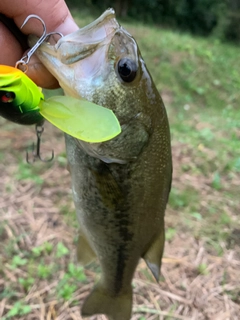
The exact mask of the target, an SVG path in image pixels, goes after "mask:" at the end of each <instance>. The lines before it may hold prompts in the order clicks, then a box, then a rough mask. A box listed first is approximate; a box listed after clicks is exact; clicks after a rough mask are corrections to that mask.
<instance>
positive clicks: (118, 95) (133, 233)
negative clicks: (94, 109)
mask: <svg viewBox="0 0 240 320" xmlns="http://www.w3.org/2000/svg"><path fill="white" fill-rule="evenodd" d="M38 56H39V58H40V60H41V61H42V62H43V63H44V65H45V66H46V67H47V68H48V70H49V71H50V72H52V74H53V75H54V76H55V77H56V78H57V79H58V81H59V83H60V85H61V87H62V88H63V89H64V91H65V94H66V95H70V96H73V97H76V98H78V97H83V98H85V99H87V100H89V101H92V102H94V103H96V104H98V105H101V106H104V107H106V108H109V109H111V110H112V111H113V112H114V113H115V115H116V116H117V118H118V120H119V121H120V124H121V129H122V132H121V134H120V135H118V136H117V137H116V138H114V139H112V140H110V141H107V142H103V143H87V142H83V141H80V140H77V139H75V138H73V137H71V136H68V135H66V148H67V158H68V162H69V167H70V172H71V177H72V190H73V197H74V202H75V206H76V211H77V217H78V220H79V223H80V236H79V243H78V259H79V261H80V262H81V263H82V264H87V263H89V262H91V261H92V260H93V259H95V258H96V257H97V259H98V260H99V263H100V266H101V279H100V281H99V282H98V283H97V284H96V286H95V287H94V288H93V290H92V292H91V293H90V295H89V296H88V297H87V299H86V300H85V302H84V304H83V306H82V315H83V316H90V315H93V314H99V313H100V314H106V315H107V316H108V317H109V319H114V320H128V319H130V317H131V309H132V286H131V282H132V278H133V275H134V271H135V269H136V267H137V264H138V262H139V259H140V258H141V257H142V258H143V259H145V261H146V263H147V265H148V267H149V268H150V270H151V271H152V273H153V275H154V277H155V278H156V280H158V278H159V270H160V265H161V259H162V254H163V248H164V212H165V208H166V204H167V201H168V195H169V191H170V185H171V176H172V160H171V146H170V133H169V124H168V119H167V114H166V111H165V107H164V104H163V102H162V99H161V97H160V95H159V93H158V91H157V89H156V87H155V85H154V83H153V80H152V78H151V76H150V74H149V72H148V70H147V68H146V65H145V63H144V61H143V59H142V57H141V54H140V51H139V49H138V46H137V44H136V41H135V40H134V39H133V37H132V36H131V35H130V34H129V33H128V32H127V31H126V30H125V29H124V28H122V27H121V26H120V25H119V23H118V22H117V20H116V18H115V14H114V11H113V10H112V9H109V10H107V11H106V12H105V13H104V14H103V15H102V16H101V17H100V18H98V19H97V20H96V21H94V22H93V23H91V24H90V25H88V26H86V27H85V28H82V29H79V30H78V31H76V32H75V33H73V34H70V35H67V36H65V37H63V38H61V39H60V40H59V41H58V42H57V44H55V45H50V44H47V43H45V44H43V45H42V46H41V47H40V48H39V49H38Z"/></svg>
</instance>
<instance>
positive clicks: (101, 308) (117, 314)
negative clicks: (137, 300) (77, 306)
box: [81, 282, 132, 320]
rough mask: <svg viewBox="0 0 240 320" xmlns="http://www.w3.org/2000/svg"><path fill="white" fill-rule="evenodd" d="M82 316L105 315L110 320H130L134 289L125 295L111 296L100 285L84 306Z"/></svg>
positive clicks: (130, 288) (130, 289)
mask: <svg viewBox="0 0 240 320" xmlns="http://www.w3.org/2000/svg"><path fill="white" fill-rule="evenodd" d="M81 313H82V316H83V317H89V316H92V315H95V314H105V315H107V316H108V317H109V319H110V320H129V319H130V318H131V313H132V287H131V286H129V288H128V290H127V291H126V292H125V293H124V294H120V295H116V296H110V295H109V294H108V293H107V292H106V291H105V289H104V288H103V286H102V284H101V282H100V283H98V284H97V285H96V286H95V287H94V289H93V291H92V292H91V293H90V295H89V296H88V297H87V298H86V300H85V301H84V303H83V306H82V311H81Z"/></svg>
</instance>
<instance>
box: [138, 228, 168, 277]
mask: <svg viewBox="0 0 240 320" xmlns="http://www.w3.org/2000/svg"><path fill="white" fill-rule="evenodd" d="M164 241H165V234H164V224H163V227H162V230H161V232H160V234H158V237H157V238H155V239H154V241H153V242H152V243H151V245H150V247H149V248H148V250H147V252H146V253H145V254H144V255H143V256H142V257H143V259H144V260H145V262H146V264H147V266H148V268H149V269H150V270H151V272H152V274H153V276H154V278H155V279H156V281H157V282H158V281H159V275H160V268H161V261H162V256H163V249H164Z"/></svg>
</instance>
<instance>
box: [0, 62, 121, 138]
mask: <svg viewBox="0 0 240 320" xmlns="http://www.w3.org/2000/svg"><path fill="white" fill-rule="evenodd" d="M0 115H1V116H2V117H4V118H6V119H8V120H10V121H13V122H16V123H19V124H28V125H30V124H36V123H39V122H41V121H43V119H44V118H45V119H47V120H48V121H49V122H51V123H52V124H53V125H55V126H56V127H57V128H59V129H60V130H62V131H63V132H65V133H68V134H69V135H71V136H73V137H75V138H77V139H80V140H83V141H86V142H91V143H97V142H103V141H107V140H110V139H112V138H114V137H115V136H117V135H118V134H119V133H120V132H121V127H120V124H119V121H118V120H117V118H116V116H115V115H114V113H113V112H112V111H111V110H109V109H107V108H104V107H101V106H99V105H96V104H94V103H92V102H89V101H87V100H83V99H76V98H73V97H69V96H54V97H51V98H49V99H47V100H45V99H44V95H43V93H42V91H41V89H40V88H39V87H38V86H37V85H36V84H35V83H34V82H33V81H32V80H31V79H30V78H28V76H27V75H26V74H25V73H24V72H22V71H21V70H19V69H16V68H14V67H9V66H3V65H0Z"/></svg>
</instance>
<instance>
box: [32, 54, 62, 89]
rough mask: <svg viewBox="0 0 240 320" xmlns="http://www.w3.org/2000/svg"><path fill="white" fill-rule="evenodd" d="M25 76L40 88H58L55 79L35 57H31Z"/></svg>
mask: <svg viewBox="0 0 240 320" xmlns="http://www.w3.org/2000/svg"><path fill="white" fill-rule="evenodd" d="M26 74H27V76H28V77H29V78H30V79H32V80H33V81H34V82H35V83H36V84H37V85H38V86H39V87H41V88H46V89H56V88H59V83H58V81H57V80H56V78H54V76H53V75H52V74H51V73H50V72H49V71H48V70H47V69H46V68H45V67H44V65H43V64H42V63H41V62H40V61H39V59H38V58H37V56H36V55H33V56H32V57H31V60H30V61H29V64H28V69H27V72H26Z"/></svg>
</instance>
